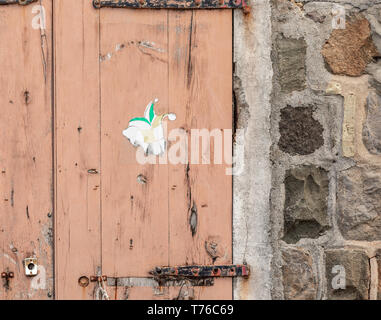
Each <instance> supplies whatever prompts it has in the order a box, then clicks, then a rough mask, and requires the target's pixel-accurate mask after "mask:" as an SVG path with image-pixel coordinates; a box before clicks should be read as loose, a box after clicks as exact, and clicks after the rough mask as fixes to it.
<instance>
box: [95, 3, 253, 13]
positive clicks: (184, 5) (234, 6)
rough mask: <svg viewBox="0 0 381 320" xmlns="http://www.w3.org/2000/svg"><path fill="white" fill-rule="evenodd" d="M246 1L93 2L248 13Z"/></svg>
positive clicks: (103, 6) (139, 6) (120, 5)
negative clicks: (230, 10)
mask: <svg viewBox="0 0 381 320" xmlns="http://www.w3.org/2000/svg"><path fill="white" fill-rule="evenodd" d="M246 1H247V0H103V1H101V0H93V5H94V7H95V8H97V9H100V8H131V9H243V11H244V12H245V13H248V12H250V7H249V6H248V4H247V2H246Z"/></svg>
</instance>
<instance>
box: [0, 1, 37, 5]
mask: <svg viewBox="0 0 381 320" xmlns="http://www.w3.org/2000/svg"><path fill="white" fill-rule="evenodd" d="M37 1H38V0H0V6H1V5H9V4H19V5H20V6H26V5H28V4H31V3H33V2H37Z"/></svg>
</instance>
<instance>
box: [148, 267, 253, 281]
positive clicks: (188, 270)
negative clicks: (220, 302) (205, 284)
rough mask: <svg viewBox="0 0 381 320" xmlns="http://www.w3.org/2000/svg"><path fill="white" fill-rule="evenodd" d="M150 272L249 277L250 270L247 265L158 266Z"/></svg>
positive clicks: (171, 275)
mask: <svg viewBox="0 0 381 320" xmlns="http://www.w3.org/2000/svg"><path fill="white" fill-rule="evenodd" d="M150 274H152V275H153V276H155V277H158V278H162V277H184V278H207V277H248V276H249V274H250V270H249V267H248V266H246V265H227V266H186V267H163V268H160V267H157V268H156V269H155V270H152V271H151V272H150Z"/></svg>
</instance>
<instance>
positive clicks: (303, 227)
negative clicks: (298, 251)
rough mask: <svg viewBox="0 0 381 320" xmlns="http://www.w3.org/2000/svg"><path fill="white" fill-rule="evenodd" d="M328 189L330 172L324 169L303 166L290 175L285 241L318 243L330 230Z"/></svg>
mask: <svg viewBox="0 0 381 320" xmlns="http://www.w3.org/2000/svg"><path fill="white" fill-rule="evenodd" d="M328 185H329V181H328V174H327V171H325V170H324V169H322V168H317V167H314V166H302V167H298V168H294V169H291V170H288V171H287V173H286V178H285V189H286V200H285V207H284V238H283V240H284V241H286V242H287V243H296V242H298V241H299V240H300V239H302V238H312V239H316V238H318V237H319V236H320V235H321V234H322V233H323V232H324V231H326V230H327V229H328V228H329V218H328V215H327V198H328V189H329V187H328Z"/></svg>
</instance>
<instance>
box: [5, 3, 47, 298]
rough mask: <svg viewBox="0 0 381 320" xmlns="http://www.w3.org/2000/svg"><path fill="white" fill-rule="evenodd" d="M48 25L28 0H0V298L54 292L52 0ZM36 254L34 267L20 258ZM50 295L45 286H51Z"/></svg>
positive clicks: (36, 296) (40, 295)
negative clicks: (37, 21) (18, 0)
mask: <svg viewBox="0 0 381 320" xmlns="http://www.w3.org/2000/svg"><path fill="white" fill-rule="evenodd" d="M40 4H41V5H42V6H43V7H44V8H45V12H46V30H41V29H34V28H32V20H33V18H34V17H35V16H36V15H37V14H38V13H37V12H36V13H33V12H32V10H33V7H34V6H33V5H29V6H25V7H21V6H18V5H10V6H1V7H0V28H1V32H0V63H1V73H0V106H1V113H0V212H1V214H0V272H3V271H5V272H8V271H11V272H14V274H15V277H14V278H13V279H10V280H9V282H7V281H5V280H4V279H1V280H0V281H1V285H0V299H10V300H11V299H12V300H13V299H48V293H52V292H53V281H52V278H53V274H52V273H53V261H52V245H53V243H52V219H51V218H50V217H49V216H48V214H49V213H51V212H52V211H53V201H52V199H53V197H52V177H53V175H52V112H51V111H52V108H51V49H52V43H51V34H52V33H51V32H52V20H51V1H46V0H42V1H41V3H40ZM32 256H35V257H37V258H38V264H39V275H38V276H37V277H35V278H28V277H26V276H25V272H24V266H23V260H24V259H25V258H27V257H32ZM49 295H50V294H49Z"/></svg>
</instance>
